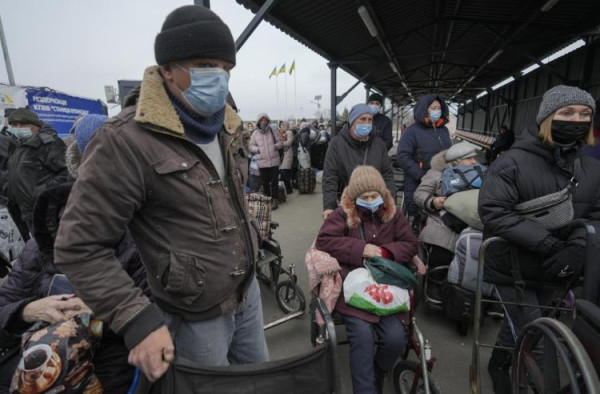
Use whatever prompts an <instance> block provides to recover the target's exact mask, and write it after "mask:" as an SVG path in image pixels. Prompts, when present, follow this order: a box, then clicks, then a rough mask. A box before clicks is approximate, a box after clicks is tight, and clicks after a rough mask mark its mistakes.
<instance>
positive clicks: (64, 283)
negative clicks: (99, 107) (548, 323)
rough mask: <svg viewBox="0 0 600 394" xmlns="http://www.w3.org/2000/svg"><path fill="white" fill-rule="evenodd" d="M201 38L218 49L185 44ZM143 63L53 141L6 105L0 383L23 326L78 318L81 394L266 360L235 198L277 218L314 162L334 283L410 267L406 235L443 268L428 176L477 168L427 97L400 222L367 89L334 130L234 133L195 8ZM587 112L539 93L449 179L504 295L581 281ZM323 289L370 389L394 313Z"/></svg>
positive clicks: (556, 95)
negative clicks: (178, 361)
mask: <svg viewBox="0 0 600 394" xmlns="http://www.w3.org/2000/svg"><path fill="white" fill-rule="evenodd" d="M207 35H209V36H211V37H218V38H219V40H212V41H211V40H199V39H198V37H204V36H207ZM174 42H177V43H178V45H173V43H174ZM155 57H156V64H157V65H155V66H151V67H149V68H148V69H147V70H146V71H145V74H144V78H143V81H142V85H141V88H140V89H137V90H134V91H133V92H132V94H131V96H130V97H128V99H127V100H126V103H127V104H126V105H125V106H124V108H123V111H122V112H121V113H120V114H118V115H117V116H115V117H114V118H111V119H108V118H107V117H106V116H102V115H85V116H82V117H81V118H80V119H78V120H77V122H76V123H75V124H74V126H73V133H72V136H71V137H70V139H71V141H70V142H69V144H68V145H67V144H66V143H65V142H64V141H63V140H61V139H60V138H59V137H58V135H57V133H56V131H54V130H53V129H52V128H51V127H49V126H48V125H47V124H46V123H44V122H42V121H41V120H40V118H39V117H38V115H37V114H36V113H35V112H33V111H31V110H29V109H27V108H19V109H15V110H12V111H11V110H6V111H5V124H4V128H3V129H2V131H1V132H0V166H1V168H0V181H1V182H2V186H3V187H2V193H1V195H0V198H1V201H0V202H1V203H2V204H4V205H6V209H7V211H8V212H9V213H10V216H11V217H12V219H13V220H14V222H15V225H16V226H17V228H18V230H19V233H20V235H21V236H22V239H23V240H24V241H26V244H25V246H24V247H23V249H22V251H21V252H20V254H18V257H17V256H14V257H17V259H16V262H15V263H14V264H13V265H12V267H10V270H9V272H8V275H7V279H6V281H5V282H4V283H3V285H2V287H1V288H0V349H1V350H0V390H6V389H7V388H8V387H9V386H11V385H12V387H11V390H13V391H14V390H18V389H19V385H20V384H26V382H27V379H24V378H20V377H19V378H16V379H14V378H13V376H14V373H13V372H14V371H15V370H16V371H17V372H18V371H19V369H18V367H17V365H18V363H19V361H20V351H21V350H24V349H20V348H21V346H29V345H26V343H27V341H33V342H34V343H35V342H36V341H37V340H39V339H40V338H41V337H43V336H44V335H45V334H46V333H47V332H48V329H45V332H39V335H33V336H31V335H28V334H27V333H28V332H29V333H30V331H29V330H31V329H32V328H33V327H38V326H36V323H37V322H39V321H40V320H43V321H45V323H46V324H49V325H53V324H57V323H61V322H63V321H65V320H70V319H73V318H74V317H76V316H79V315H82V314H84V313H88V314H93V315H94V317H95V318H97V319H101V321H102V322H104V323H105V324H106V327H105V329H104V330H103V331H102V333H101V339H100V340H99V343H98V346H97V347H93V346H91V345H90V344H89V343H88V342H86V343H87V344H88V345H89V346H87V345H82V343H80V344H78V346H81V349H80V348H78V350H77V351H76V352H75V353H77V357H76V359H79V357H80V355H82V354H86V352H88V350H89V351H90V352H91V351H92V350H93V355H92V356H93V357H92V356H89V357H90V360H91V359H92V358H93V360H92V361H93V363H94V368H93V369H90V368H88V369H81V370H80V369H78V373H79V374H80V375H81V374H82V373H83V372H82V371H85V374H86V375H85V376H87V377H88V379H87V380H86V384H87V385H89V386H88V387H87V388H88V392H93V391H92V389H91V388H92V387H99V386H100V387H102V389H103V390H104V392H111V393H120V392H123V393H124V392H127V390H128V388H129V384H130V382H131V380H132V376H133V373H134V367H137V368H139V369H140V371H141V372H142V373H143V375H144V377H145V379H146V380H147V381H149V382H154V381H157V380H158V379H160V378H161V376H163V375H164V374H165V373H167V371H168V369H169V364H170V363H171V362H172V361H173V359H174V354H175V351H177V354H178V356H181V357H184V358H187V359H189V360H192V361H196V362H199V363H203V364H208V365H227V364H243V363H257V362H263V361H267V360H268V350H267V345H266V341H265V337H264V332H263V327H262V325H263V316H262V305H261V301H260V291H259V288H258V284H257V281H256V278H255V275H254V263H255V261H256V258H257V253H258V252H257V251H258V246H259V245H258V242H259V241H258V239H259V237H258V231H257V229H256V226H255V222H254V219H253V218H252V217H250V216H249V214H248V212H247V209H246V208H245V207H246V203H245V197H244V196H245V193H246V192H248V191H250V192H252V191H258V190H259V189H261V188H262V191H263V193H265V194H266V195H268V196H269V197H271V198H272V201H273V209H276V208H277V206H278V204H279V202H280V200H281V199H282V196H281V195H280V193H281V192H283V193H286V194H291V193H293V190H294V188H295V187H296V186H297V180H298V172H299V171H300V170H301V169H304V168H306V166H307V165H306V163H305V161H306V160H307V158H308V163H309V164H308V168H310V169H311V171H312V170H313V169H317V170H320V171H323V173H322V177H323V210H322V216H323V220H324V222H323V225H322V227H321V229H320V231H319V233H318V236H317V238H316V242H315V248H316V249H317V250H320V251H322V252H325V253H328V254H330V256H332V257H334V258H335V259H336V260H337V261H338V262H339V265H340V267H339V273H340V277H341V282H343V281H344V280H346V278H348V276H349V275H350V274H351V273H352V272H353V271H354V270H356V269H358V268H361V267H362V266H363V259H365V258H374V257H379V258H385V259H387V260H390V261H392V262H394V263H399V264H401V265H406V266H410V265H415V266H416V267H415V269H416V270H417V272H418V274H424V273H425V272H426V267H425V266H423V265H422V264H420V263H419V260H418V259H414V257H415V255H416V254H417V251H418V249H419V241H420V242H421V243H425V244H430V245H432V246H433V248H432V253H430V255H429V259H433V260H436V261H437V262H438V263H440V262H441V263H443V264H446V263H448V262H449V261H451V260H452V259H453V255H454V252H455V250H456V246H455V244H456V242H457V239H458V236H459V233H460V231H461V229H462V228H465V227H467V226H468V225H470V222H465V223H462V225H461V220H462V219H463V218H462V217H461V215H460V212H459V213H457V214H456V213H455V214H450V213H449V212H447V208H448V207H447V203H448V201H449V200H450V198H449V197H448V196H450V193H448V191H447V187H448V185H447V184H444V179H445V178H444V177H445V174H446V170H447V169H456V168H459V167H469V166H471V167H473V166H478V165H479V164H478V163H477V159H476V157H477V156H478V149H477V148H476V147H474V146H473V145H471V144H469V143H466V142H460V143H455V144H453V143H452V140H451V138H450V134H449V131H448V129H447V128H446V126H445V125H446V124H447V123H448V121H449V110H448V106H447V104H446V103H445V101H444V99H443V97H441V96H440V95H435V94H434V95H428V96H424V97H421V98H420V99H419V100H418V102H417V104H416V106H415V108H414V118H415V122H414V123H413V124H412V125H411V126H410V127H408V128H407V129H406V130H403V133H402V137H401V139H400V141H399V144H398V149H397V152H396V153H397V163H398V164H399V166H400V167H402V169H403V170H404V174H405V186H404V195H405V198H404V204H405V205H404V211H403V210H402V209H400V207H397V206H396V201H395V192H396V185H395V183H394V176H393V173H394V171H393V168H392V163H391V160H390V159H389V156H388V151H389V149H390V148H391V147H392V144H393V140H392V136H391V122H390V121H389V119H388V118H387V117H385V115H384V114H382V113H381V112H382V111H381V107H382V104H383V99H382V97H381V96H380V95H378V94H372V95H371V96H369V98H368V100H367V102H366V103H360V104H356V105H355V106H353V107H352V109H351V111H350V113H349V118H348V123H347V124H345V125H344V126H343V127H342V129H341V130H340V131H339V133H337V135H336V136H335V137H334V138H331V132H330V131H328V130H326V128H327V126H326V125H324V124H321V125H319V124H318V123H317V122H312V123H308V122H306V121H303V122H301V123H300V124H299V125H298V126H297V127H291V125H290V124H289V123H288V122H286V121H280V122H279V123H277V124H274V123H273V121H272V119H271V118H270V117H269V115H268V114H266V113H261V114H259V115H258V116H257V119H256V124H254V123H247V124H246V125H242V121H241V119H240V118H239V117H238V116H237V114H236V112H235V110H234V109H233V108H232V107H231V106H230V105H229V104H226V95H227V92H228V81H229V73H230V72H231V69H232V68H233V67H234V66H235V62H236V50H235V43H234V41H233V38H232V36H231V32H230V31H229V29H228V27H227V26H226V25H225V24H224V23H223V22H222V21H221V19H220V18H219V17H218V16H217V15H216V14H214V13H213V12H212V11H210V10H208V9H205V8H203V7H198V6H183V7H180V8H178V9H176V10H175V11H173V12H172V13H171V14H169V15H168V16H167V18H166V19H165V22H164V24H163V26H162V28H161V31H160V33H159V34H158V35H157V37H156V40H155ZM208 81H210V83H208V84H207V82H208ZM209 85H210V87H207V86H209ZM209 93H210V94H209ZM203 94H204V96H203ZM199 97H210V99H202V100H201V99H199ZM595 116H597V114H596V103H595V102H594V100H593V98H592V96H591V95H590V94H589V93H587V92H585V91H583V90H580V89H578V88H575V87H568V86H557V87H554V88H552V89H550V90H549V91H547V92H546V93H545V94H544V96H543V99H542V102H541V105H540V108H539V111H538V113H537V116H536V122H535V125H532V126H531V127H530V128H528V129H527V130H523V131H521V132H520V133H518V134H517V136H516V137H515V136H514V134H513V133H512V132H510V131H509V130H503V132H502V133H501V134H500V138H498V140H497V143H496V144H495V145H493V146H492V149H491V153H490V155H489V156H488V163H487V164H489V167H485V166H481V167H477V168H480V169H479V170H474V171H475V173H476V176H474V177H473V179H472V180H468V179H466V177H465V176H464V172H463V173H462V174H463V176H462V177H461V179H462V181H464V182H465V183H466V185H467V189H470V190H472V189H477V190H479V192H478V202H477V200H475V201H476V202H475V203H474V204H475V206H474V207H471V208H472V209H471V210H475V211H478V219H479V220H480V223H481V226H482V230H483V237H484V238H489V237H492V236H501V237H503V238H504V239H506V240H507V241H508V243H507V244H503V245H501V246H498V247H496V248H491V250H490V255H489V259H488V260H489V266H486V271H485V277H484V280H485V281H486V282H487V283H490V284H493V285H494V286H495V287H496V288H497V293H498V294H499V295H500V296H501V297H502V298H503V299H504V300H508V301H515V300H525V301H526V302H528V303H529V304H533V305H541V304H544V303H546V301H547V300H548V299H549V298H551V297H552V294H549V293H548V292H547V291H545V290H541V289H539V288H535V287H532V288H527V289H525V290H523V291H520V292H517V289H516V288H515V286H514V281H515V280H517V279H523V278H524V279H525V280H528V281H546V282H551V283H560V284H565V283H570V284H573V283H575V282H574V279H576V278H578V277H579V276H580V275H582V274H583V273H584V272H583V270H584V265H585V264H584V260H585V256H584V251H585V248H586V240H587V238H586V237H587V234H585V233H583V232H582V230H581V226H577V225H573V221H575V222H576V223H579V222H577V220H599V219H600V178H598V176H597V174H598V173H599V171H600V162H598V160H596V158H592V157H589V156H586V155H584V146H593V145H594V144H595V142H596V137H597V136H596V134H594V133H595V131H594V124H593V122H592V121H593V119H594V117H595ZM244 126H245V127H244ZM244 129H245V130H244ZM92 136H93V137H94V138H92ZM513 139H514V143H513ZM454 172H456V171H454ZM483 173H485V174H483ZM280 180H281V182H282V183H283V191H280V187H279V181H280ZM445 187H446V189H445ZM563 192H564V193H565V195H567V196H568V199H567V201H568V204H566V205H568V206H569V207H570V209H567V208H569V207H567V208H564V205H563V206H561V207H562V208H561V209H563V208H564V209H566V212H567V214H566V215H563V217H562V219H563V221H562V222H560V223H557V222H554V223H552V225H548V224H547V223H542V222H539V221H538V220H537V218H533V217H531V216H525V215H524V214H523V212H522V211H520V209H519V206H520V205H521V204H523V203H530V202H532V201H535V200H536V199H540V198H544V197H546V196H548V195H553V194H555V193H563ZM562 202H563V203H564V200H563V201H562ZM417 210H421V211H423V212H424V213H425V214H426V216H427V221H426V224H425V226H424V227H423V228H422V230H421V232H420V234H417V235H415V234H414V232H413V231H414V228H413V227H411V224H410V223H409V222H408V221H407V219H406V216H409V217H410V216H411V215H412V214H413V213H414V212H415V211H417ZM561 213H564V212H561ZM465 220H467V219H465ZM234 229H237V231H232V230H234ZM513 257H514V258H513ZM6 259H9V260H10V259H12V258H11V257H6V256H5V260H6ZM515 259H516V260H518V261H519V265H520V268H521V271H520V272H519V274H518V276H515V266H514V261H515ZM4 265H6V263H5V264H4ZM517 268H519V267H517ZM338 291H339V292H338V296H339V297H338V298H337V300H336V301H335V303H334V309H335V311H336V312H338V313H339V314H340V315H342V317H343V320H344V323H345V324H346V330H347V333H348V338H349V341H350V368H351V371H352V372H351V376H352V383H353V387H354V392H355V393H381V391H382V385H383V377H384V376H385V374H386V373H388V372H389V371H390V370H391V368H392V366H393V364H394V361H395V360H396V359H397V357H398V355H399V354H401V353H402V352H403V351H404V349H405V347H406V339H407V338H406V335H405V334H406V332H405V327H406V325H407V324H408V323H407V322H406V316H405V315H403V314H402V313H398V314H393V315H389V316H379V315H376V314H373V313H369V312H366V311H364V310H361V309H360V308H358V307H355V306H351V305H349V304H348V302H346V299H345V298H344V294H343V288H341V289H338ZM506 310H507V312H508V314H509V315H511V317H512V325H510V324H509V323H508V319H506V320H505V322H504V323H503V325H502V328H501V330H500V333H499V334H498V339H497V343H498V344H499V345H501V346H502V347H503V348H502V349H495V350H494V351H493V353H492V357H491V359H490V361H489V364H488V370H489V373H490V375H491V377H492V380H493V384H494V390H495V392H497V393H504V392H509V391H510V388H509V387H510V376H509V372H508V370H509V368H510V360H511V353H510V351H509V350H506V348H509V347H511V346H512V345H513V344H514V333H513V330H516V331H517V332H518V331H519V330H520V329H522V328H523V327H524V325H525V324H527V323H528V322H530V321H532V320H533V319H535V318H536V317H538V316H540V313H539V311H538V310H537V309H536V308H533V309H530V310H529V311H528V312H524V311H523V309H522V308H517V307H507V308H506ZM44 327H48V326H47V325H46V326H44ZM373 330H374V331H376V332H377V333H378V335H379V339H380V343H379V344H378V345H377V346H375V344H374V342H373V335H372V331H373ZM37 333H38V332H36V334H37ZM65 335H67V336H68V335H69V334H65ZM25 338H27V341H25V340H24V339H25ZM15 349H16V352H15ZM90 362H91V361H90ZM82 368H83V367H82ZM19 376H20V375H19ZM81 376H83V375H81ZM79 381H81V380H79ZM15 385H16V386H15ZM82 389H83V388H82Z"/></svg>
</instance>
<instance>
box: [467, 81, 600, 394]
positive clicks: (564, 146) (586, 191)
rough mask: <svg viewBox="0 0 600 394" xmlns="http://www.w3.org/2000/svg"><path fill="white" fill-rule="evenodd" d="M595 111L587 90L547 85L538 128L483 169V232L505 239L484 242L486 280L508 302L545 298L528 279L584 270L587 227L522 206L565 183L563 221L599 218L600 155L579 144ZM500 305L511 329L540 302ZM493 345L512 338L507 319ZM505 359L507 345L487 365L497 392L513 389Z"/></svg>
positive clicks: (534, 313)
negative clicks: (521, 285) (547, 220)
mask: <svg viewBox="0 0 600 394" xmlns="http://www.w3.org/2000/svg"><path fill="white" fill-rule="evenodd" d="M595 111H596V106H595V102H594V99H593V98H592V96H591V95H590V94H589V93H588V92H585V91H583V90H581V89H578V88H576V87H572V86H563V85H561V86H556V87H554V88H552V89H550V90H548V91H547V92H546V93H544V96H543V99H542V102H541V105H540V109H539V111H538V114H537V116H536V127H533V126H532V127H530V128H529V129H528V130H526V131H523V132H522V133H521V134H520V135H519V136H517V139H516V142H515V143H514V145H513V146H512V147H511V149H510V150H508V151H507V152H505V153H504V154H502V155H501V156H499V157H498V159H496V161H494V163H493V164H492V166H491V167H490V168H489V169H488V171H487V173H486V176H485V178H484V181H483V185H482V187H481V191H480V193H479V215H480V217H481V221H482V222H483V225H484V238H489V237H492V236H500V237H502V238H504V239H506V240H507V241H508V243H504V244H498V243H496V244H492V245H491V246H490V247H489V248H488V250H487V252H486V256H485V259H486V260H485V272H484V281H486V282H489V283H493V284H495V285H496V288H497V289H498V293H499V294H500V296H501V298H502V299H503V301H505V302H524V303H525V304H529V305H547V304H548V302H549V301H550V300H551V299H552V298H553V296H554V293H553V291H552V290H547V289H544V288H542V287H535V286H534V285H533V284H531V283H532V282H554V283H563V284H566V283H569V281H570V280H571V279H573V278H577V277H578V276H579V275H580V274H581V273H582V270H583V263H584V261H585V256H584V251H585V246H586V234H585V231H583V233H582V231H581V230H582V229H576V230H574V231H570V232H568V231H565V228H564V227H563V228H562V230H561V228H560V227H561V225H564V224H565V223H552V226H548V225H547V224H544V223H542V222H541V221H540V220H539V218H537V217H532V216H526V215H525V213H524V212H523V210H520V209H519V205H520V204H521V203H524V202H528V203H530V204H531V203H532V201H534V200H536V199H538V198H540V197H545V196H549V195H551V194H553V193H557V192H561V191H564V190H570V191H571V193H570V199H571V204H567V206H568V205H572V208H573V209H572V211H571V212H570V214H569V215H568V217H567V218H566V219H565V221H568V220H572V219H592V220H599V219H600V177H599V176H598V174H599V173H600V162H598V160H596V159H593V158H591V157H587V156H583V146H584V145H586V144H593V143H594V142H595V141H594V135H593V130H592V119H593V116H594V112H595ZM546 199H547V198H546ZM538 201H539V200H538ZM567 211H570V209H567ZM550 227H552V229H550ZM515 273H517V274H516V275H520V276H521V277H522V279H523V280H525V281H527V283H529V284H528V285H527V287H526V288H525V289H524V291H522V292H519V291H518V290H517V288H516V287H515V286H514V282H515V280H517V279H518V278H517V276H516V275H515ZM505 308H506V311H507V312H508V315H509V316H510V320H512V322H513V324H514V329H515V330H516V334H519V332H520V330H521V329H522V328H523V327H524V326H525V325H526V324H527V323H529V322H531V321H533V320H535V319H536V318H538V317H540V316H541V311H540V310H539V308H521V307H516V306H514V305H505ZM497 344H498V345H502V346H506V347H512V346H513V344H514V336H513V334H512V330H511V327H510V326H509V322H508V319H505V321H504V323H503V325H502V327H501V329H500V332H499V334H498V339H497ZM510 364H511V352H510V351H508V350H504V349H499V348H496V349H494V351H493V352H492V357H491V359H490V362H489V364H488V371H489V373H490V375H491V377H492V380H493V383H494V391H495V392H496V393H505V392H510V391H511V388H510V377H509V372H508V369H509V367H510Z"/></svg>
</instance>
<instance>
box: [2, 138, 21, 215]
mask: <svg viewBox="0 0 600 394" xmlns="http://www.w3.org/2000/svg"><path fill="white" fill-rule="evenodd" d="M16 144H17V142H16V140H15V138H14V137H13V136H12V135H10V134H8V132H7V131H6V130H5V128H4V129H2V131H0V203H1V204H4V205H6V203H7V202H8V198H7V196H6V192H7V190H6V182H7V180H8V159H9V158H10V155H11V154H12V153H13V151H14V150H15V147H16Z"/></svg>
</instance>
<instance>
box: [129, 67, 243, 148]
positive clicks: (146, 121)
mask: <svg viewBox="0 0 600 394" xmlns="http://www.w3.org/2000/svg"><path fill="white" fill-rule="evenodd" d="M127 101H128V104H131V103H134V102H137V108H136V111H135V117H134V120H135V121H136V122H137V123H138V124H140V125H141V126H144V127H146V128H148V129H151V130H156V129H157V128H159V129H160V130H161V131H163V132H164V131H167V132H169V133H171V134H175V135H178V136H183V135H184V128H183V124H182V123H181V120H180V119H179V115H177V112H176V111H175V108H174V107H173V105H172V104H171V100H170V99H169V95H168V94H167V90H166V88H165V84H164V81H163V78H162V76H161V74H160V71H159V67H158V66H151V67H148V68H147V69H146V71H144V78H143V80H142V85H141V87H140V89H139V95H138V96H137V97H136V96H135V93H134V92H133V91H132V94H131V95H130V96H128V98H127ZM223 129H224V130H225V132H226V133H228V134H235V133H236V132H240V133H241V131H242V119H241V118H240V117H239V116H238V114H237V113H236V112H235V110H234V109H233V108H232V107H231V106H230V105H229V104H225V120H224V121H223Z"/></svg>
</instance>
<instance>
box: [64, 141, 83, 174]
mask: <svg viewBox="0 0 600 394" xmlns="http://www.w3.org/2000/svg"><path fill="white" fill-rule="evenodd" d="M65 162H66V164H67V170H68V171H69V177H71V179H72V180H75V179H77V175H78V170H79V166H80V165H81V152H79V148H78V147H77V141H75V140H73V141H72V142H71V143H70V144H69V145H68V146H67V151H66V154H65Z"/></svg>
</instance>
